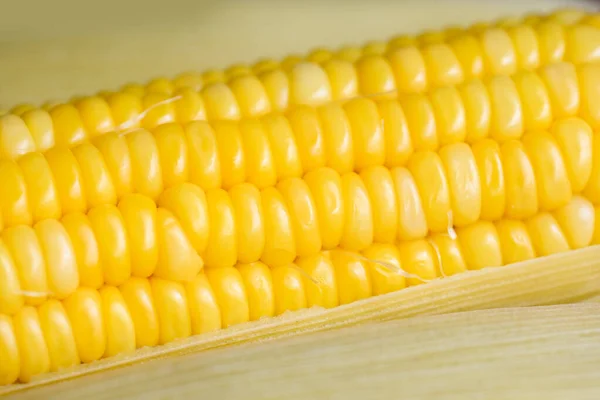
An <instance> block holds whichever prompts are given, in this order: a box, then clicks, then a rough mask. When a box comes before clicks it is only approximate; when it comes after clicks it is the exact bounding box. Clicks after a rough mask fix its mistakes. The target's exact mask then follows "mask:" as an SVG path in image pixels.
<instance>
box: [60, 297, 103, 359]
mask: <svg viewBox="0 0 600 400" xmlns="http://www.w3.org/2000/svg"><path fill="white" fill-rule="evenodd" d="M63 305H64V307H65V310H66V311H67V315H68V317H69V321H70V322H71V327H72V329H73V335H74V336H75V344H76V345H77V353H78V354H79V358H80V359H81V361H82V362H84V363H88V362H92V361H96V360H98V359H100V358H101V357H102V355H103V354H104V350H105V349H106V340H107V339H106V331H105V327H104V321H103V316H102V299H101V298H100V294H99V293H98V291H97V290H93V289H89V288H83V287H80V288H78V289H77V290H76V291H75V293H73V294H72V295H71V296H69V297H68V298H67V299H66V300H65V301H64V302H63Z"/></svg>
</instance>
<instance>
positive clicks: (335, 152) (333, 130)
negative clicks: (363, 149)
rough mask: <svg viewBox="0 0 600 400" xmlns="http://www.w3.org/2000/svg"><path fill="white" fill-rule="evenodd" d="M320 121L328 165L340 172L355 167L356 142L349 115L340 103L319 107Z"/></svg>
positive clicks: (343, 172)
mask: <svg viewBox="0 0 600 400" xmlns="http://www.w3.org/2000/svg"><path fill="white" fill-rule="evenodd" d="M317 112H318V114H319V122H320V124H321V127H322V129H323V132H324V135H323V141H324V146H325V159H326V165H327V166H328V167H331V168H333V169H334V170H336V171H337V172H338V173H340V174H345V173H347V172H351V171H352V170H353V168H354V143H353V139H352V131H351V127H350V122H349V121H348V117H347V116H346V113H345V112H344V110H343V108H342V107H341V106H340V105H339V104H331V105H328V106H323V107H319V109H318V110H317Z"/></svg>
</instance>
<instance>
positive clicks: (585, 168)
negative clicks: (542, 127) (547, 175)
mask: <svg viewBox="0 0 600 400" xmlns="http://www.w3.org/2000/svg"><path fill="white" fill-rule="evenodd" d="M551 133H552V135H553V136H554V139H555V140H556V142H557V144H558V146H559V148H560V150H561V154H562V156H563V160H564V163H565V168H566V170H567V173H568V175H569V182H570V183H571V189H572V190H573V193H579V192H581V191H582V190H583V189H584V188H585V187H586V185H587V184H588V181H589V179H590V176H591V173H592V163H593V159H592V148H593V144H592V142H593V136H594V134H593V132H592V129H591V128H590V126H589V125H588V124H587V123H585V122H584V121H583V120H581V119H579V118H567V119H561V120H558V121H556V122H555V123H554V125H553V126H552V130H551Z"/></svg>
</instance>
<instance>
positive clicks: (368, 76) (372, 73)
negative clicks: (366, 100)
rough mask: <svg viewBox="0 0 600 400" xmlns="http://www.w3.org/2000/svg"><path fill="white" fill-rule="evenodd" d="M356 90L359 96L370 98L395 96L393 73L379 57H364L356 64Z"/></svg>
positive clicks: (383, 59)
mask: <svg viewBox="0 0 600 400" xmlns="http://www.w3.org/2000/svg"><path fill="white" fill-rule="evenodd" d="M355 67H356V73H357V77H358V89H359V92H360V94H361V95H363V96H366V97H372V98H389V97H391V98H393V97H395V96H396V83H395V81H394V72H393V71H392V67H391V66H390V64H389V63H388V62H387V60H386V59H385V58H384V57H382V56H381V55H365V56H363V57H362V58H360V59H359V60H358V61H357V62H356V64H355Z"/></svg>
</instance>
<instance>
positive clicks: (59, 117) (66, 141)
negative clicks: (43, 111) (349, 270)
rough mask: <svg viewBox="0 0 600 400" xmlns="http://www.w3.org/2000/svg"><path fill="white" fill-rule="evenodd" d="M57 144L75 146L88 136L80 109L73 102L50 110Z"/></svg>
mask: <svg viewBox="0 0 600 400" xmlns="http://www.w3.org/2000/svg"><path fill="white" fill-rule="evenodd" d="M49 113H50V117H51V118H52V125H53V127H54V140H55V142H56V144H57V145H61V146H69V147H70V146H74V145H76V144H79V143H81V142H83V141H84V140H85V139H86V138H87V132H86V131H85V127H84V125H83V121H82V120H81V116H80V115H79V111H78V110H77V108H75V107H74V106H73V105H71V104H60V105H57V106H55V107H52V108H51V109H50V111H49Z"/></svg>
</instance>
